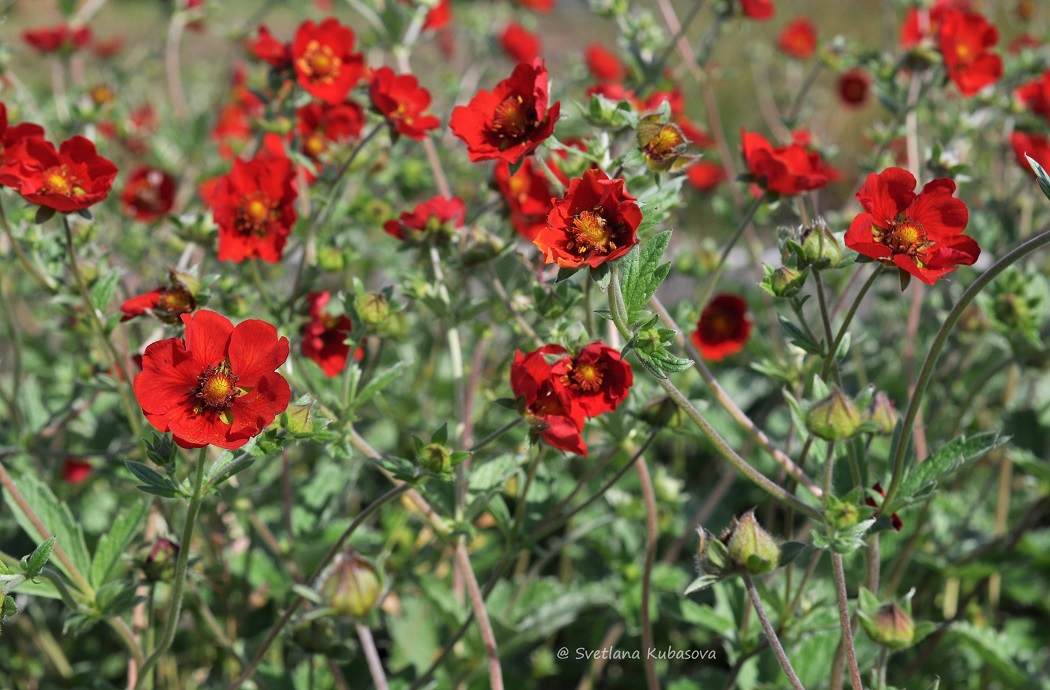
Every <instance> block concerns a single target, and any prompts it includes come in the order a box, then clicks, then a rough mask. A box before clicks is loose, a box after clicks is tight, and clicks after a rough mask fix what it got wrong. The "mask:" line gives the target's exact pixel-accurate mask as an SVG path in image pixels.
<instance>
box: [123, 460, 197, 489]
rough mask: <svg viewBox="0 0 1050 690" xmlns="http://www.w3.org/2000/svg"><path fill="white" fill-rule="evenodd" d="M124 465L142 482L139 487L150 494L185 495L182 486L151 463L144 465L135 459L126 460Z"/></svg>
mask: <svg viewBox="0 0 1050 690" xmlns="http://www.w3.org/2000/svg"><path fill="white" fill-rule="evenodd" d="M124 466H125V467H127V468H128V470H130V471H131V473H132V474H133V475H135V477H136V478H137V479H138V480H139V481H141V482H142V484H140V485H139V487H138V488H139V489H140V490H142V491H145V492H146V493H148V494H154V495H156V496H163V497H165V498H176V497H178V496H182V495H184V492H183V490H182V487H180V486H179V485H177V484H176V483H175V482H173V481H171V479H169V478H168V477H165V476H164V475H163V474H161V473H160V472H158V471H157V470H155V469H153V468H152V467H150V466H149V465H144V464H142V463H141V462H135V461H134V460H125V461H124Z"/></svg>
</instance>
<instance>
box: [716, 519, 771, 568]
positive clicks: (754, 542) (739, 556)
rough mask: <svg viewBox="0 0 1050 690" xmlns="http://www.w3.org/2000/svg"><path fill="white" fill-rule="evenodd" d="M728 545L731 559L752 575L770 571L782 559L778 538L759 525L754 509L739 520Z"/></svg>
mask: <svg viewBox="0 0 1050 690" xmlns="http://www.w3.org/2000/svg"><path fill="white" fill-rule="evenodd" d="M726 546H727V548H728V550H729V558H730V560H732V562H733V563H735V564H736V565H738V566H740V567H741V568H743V569H745V570H747V572H749V573H751V574H752V575H761V574H763V573H768V572H769V571H771V570H773V569H774V568H776V567H777V562H778V561H779V560H780V547H779V546H778V545H777V541H776V539H774V538H773V536H772V535H771V534H770V533H769V532H767V531H765V530H764V529H762V527H761V526H759V524H758V521H757V520H755V511H753V510H749V511H748V512H747V513H745V514H744V516H743V517H742V518H740V520H739V521H737V523H736V525H735V526H734V527H733V532H732V534H730V536H729V543H728V544H727V545H726Z"/></svg>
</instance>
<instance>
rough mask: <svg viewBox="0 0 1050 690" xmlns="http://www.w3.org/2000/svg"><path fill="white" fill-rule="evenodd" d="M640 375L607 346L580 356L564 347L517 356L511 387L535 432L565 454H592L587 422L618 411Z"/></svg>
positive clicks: (594, 345) (586, 350) (597, 345)
mask: <svg viewBox="0 0 1050 690" xmlns="http://www.w3.org/2000/svg"><path fill="white" fill-rule="evenodd" d="M633 383H634V374H633V373H632V371H631V365H630V364H628V363H627V362H626V361H624V360H623V359H622V358H621V357H620V353H619V352H617V351H616V350H614V349H613V348H611V347H609V346H608V345H605V344H603V343H600V342H598V343H591V344H590V345H587V346H586V347H584V348H583V349H582V350H580V352H579V354H577V355H576V356H575V357H572V356H570V355H569V354H568V353H567V351H566V350H565V348H564V347H562V346H561V345H544V346H543V347H541V348H539V349H537V350H533V351H532V352H529V353H528V354H525V355H523V354H522V353H521V350H518V351H517V352H515V353H514V363H513V364H512V365H511V368H510V387H511V390H512V391H513V392H514V396H515V397H516V398H517V399H518V401H519V405H521V409H522V412H523V414H524V415H525V418H526V419H527V420H528V422H529V424H530V426H531V427H532V429H533V432H534V433H535V434H537V435H538V436H539V437H540V438H542V439H543V440H544V441H546V442H547V443H549V444H550V445H552V446H554V447H555V448H558V449H560V450H565V451H568V452H570V453H576V454H577V455H583V456H586V455H587V444H586V443H585V442H584V440H583V436H582V432H583V426H584V420H585V419H588V418H591V417H597V416H598V415H601V414H604V413H606V412H612V411H613V410H615V409H616V408H617V407H618V406H619V405H620V403H622V402H623V401H624V400H625V399H626V398H627V393H628V392H629V390H630V388H631V385H632V384H633Z"/></svg>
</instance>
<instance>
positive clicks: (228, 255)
mask: <svg viewBox="0 0 1050 690" xmlns="http://www.w3.org/2000/svg"><path fill="white" fill-rule="evenodd" d="M294 177H295V172H294V170H293V169H292V162H291V161H290V160H289V159H288V158H284V157H275V156H274V155H273V154H272V153H270V152H269V151H266V150H263V151H262V152H260V153H259V154H258V155H257V156H256V157H255V158H253V159H252V160H250V161H245V160H241V159H239V158H238V159H237V160H235V161H234V162H233V168H232V170H230V172H229V173H227V174H226V175H223V176H221V177H219V178H218V179H217V180H215V181H214V184H213V185H212V186H211V187H210V190H209V191H208V192H207V193H206V198H205V200H204V201H205V203H206V204H207V205H208V207H209V208H211V211H212V216H213V217H214V218H215V224H216V225H218V226H219V261H235V262H238V263H239V262H241V261H244V260H245V259H262V260H263V261H269V262H270V263H276V262H278V261H280V260H281V253H282V252H283V251H284V245H285V243H286V242H287V241H288V235H289V234H290V233H291V231H292V226H293V225H295V221H296V218H297V215H296V212H295V199H296V196H297V194H296V190H295V187H294V186H293V185H292V180H293V179H294Z"/></svg>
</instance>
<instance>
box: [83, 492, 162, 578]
mask: <svg viewBox="0 0 1050 690" xmlns="http://www.w3.org/2000/svg"><path fill="white" fill-rule="evenodd" d="M148 510H149V502H148V501H138V502H136V503H134V504H133V505H132V506H131V508H129V509H128V510H125V511H124V512H122V513H121V514H120V515H119V516H117V519H116V520H114V521H113V526H112V527H110V528H109V532H108V533H106V534H103V535H102V536H101V537H100V538H99V540H98V546H97V547H96V548H95V557H94V558H93V559H92V561H91V577H90V580H91V585H92V586H93V587H99V586H100V585H102V584H103V583H105V582H106V580H108V579H109V574H110V572H112V570H113V566H115V565H116V564H117V561H119V560H120V556H121V554H123V553H124V550H125V549H126V548H128V545H129V544H130V543H131V540H132V539H134V538H135V533H136V532H137V531H138V527H139V523H141V522H142V519H143V518H144V517H146V513H147V512H148Z"/></svg>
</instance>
